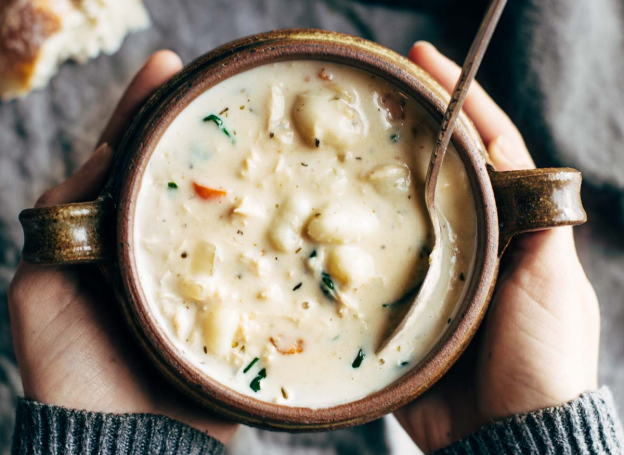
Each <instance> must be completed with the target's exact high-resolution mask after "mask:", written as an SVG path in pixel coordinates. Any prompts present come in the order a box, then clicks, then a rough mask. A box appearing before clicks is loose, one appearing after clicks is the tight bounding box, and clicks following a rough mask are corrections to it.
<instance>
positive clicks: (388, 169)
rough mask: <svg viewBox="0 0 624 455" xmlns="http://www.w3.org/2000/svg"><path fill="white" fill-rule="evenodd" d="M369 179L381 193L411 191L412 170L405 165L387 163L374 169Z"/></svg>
mask: <svg viewBox="0 0 624 455" xmlns="http://www.w3.org/2000/svg"><path fill="white" fill-rule="evenodd" d="M368 180H369V181H370V182H371V183H372V184H373V186H374V187H375V189H376V190H377V191H378V192H379V193H381V194H392V193H405V192H407V191H409V186H410V170H409V168H408V167H407V166H405V165H397V164H386V165H383V166H378V167H376V168H375V169H373V170H372V171H371V173H370V174H368Z"/></svg>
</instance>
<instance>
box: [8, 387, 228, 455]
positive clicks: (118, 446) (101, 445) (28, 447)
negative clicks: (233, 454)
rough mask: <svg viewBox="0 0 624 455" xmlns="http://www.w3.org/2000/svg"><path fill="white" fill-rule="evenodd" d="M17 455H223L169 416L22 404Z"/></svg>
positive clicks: (15, 439) (213, 442)
mask: <svg viewBox="0 0 624 455" xmlns="http://www.w3.org/2000/svg"><path fill="white" fill-rule="evenodd" d="M11 453H12V455H26V454H29V455H43V454H46V455H47V454H51V455H74V454H86V455H90V454H102V455H122V454H124V455H125V454H136V455H143V454H145V455H147V454H154V453H158V454H162V455H182V454H198V455H199V454H201V455H223V454H225V447H224V446H223V444H221V443H220V442H219V441H217V440H216V439H214V438H212V437H210V436H208V435H207V434H205V433H202V432H201V431H199V430H195V429H193V428H191V427H189V426H187V425H185V424H183V423H180V422H177V421H175V420H172V419H170V418H168V417H165V416H160V415H151V414H103V413H97V412H87V411H79V410H75V409H67V408H62V407H59V406H51V405H46V404H43V403H39V402H37V401H32V400H27V399H24V398H20V399H19V401H18V403H17V413H16V419H15V430H14V433H13V446H12V451H11Z"/></svg>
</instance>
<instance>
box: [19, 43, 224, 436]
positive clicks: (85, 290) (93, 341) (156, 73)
mask: <svg viewBox="0 0 624 455" xmlns="http://www.w3.org/2000/svg"><path fill="white" fill-rule="evenodd" d="M181 67H182V62H181V61H180V58H179V57H178V56H177V55H176V54H174V53H173V52H170V51H160V52H157V53H155V54H154V55H152V57H151V58H150V59H149V60H148V61H147V62H146V64H145V65H144V66H143V68H142V69H141V70H140V71H139V73H138V74H137V75H136V76H135V78H134V80H133V81H132V82H131V83H130V85H129V87H128V89H127V90H126V92H125V94H124V95H123V97H122V99H121V101H120V102H119V105H118V106H117V109H116V110H115V112H114V114H113V116H112V117H111V119H110V121H109V123H108V126H107V127H106V129H105V130H104V133H103V134H102V137H101V139H100V141H99V143H100V144H101V145H100V146H99V147H98V148H97V150H96V152H95V153H94V154H93V155H92V156H91V158H90V159H89V161H87V162H86V163H85V164H84V165H83V166H82V168H80V169H79V170H78V171H77V172H76V173H75V174H74V175H72V176H71V177H70V178H69V179H67V180H66V181H65V182H63V183H61V184H60V185H59V186H57V187H55V188H53V189H51V190H50V191H48V192H47V193H45V194H44V195H43V196H42V197H41V198H40V199H39V201H37V205H36V206H37V207H45V206H50V205H58V204H66V203H69V202H79V201H88V200H93V199H94V198H95V197H97V195H98V193H99V192H100V191H101V189H102V187H103V185H104V183H105V181H106V177H107V174H108V170H109V167H110V165H111V162H112V157H113V150H112V149H114V148H115V147H117V146H118V145H119V142H120V141H121V138H122V135H123V132H124V129H125V127H126V126H127V124H128V123H129V122H130V120H131V117H132V115H133V114H134V113H135V112H136V111H137V110H138V108H139V107H140V106H141V105H142V104H143V102H144V101H145V100H146V99H147V98H148V97H149V95H151V94H152V93H153V92H154V91H155V90H156V89H157V88H158V87H160V86H161V85H162V84H164V83H165V82H166V81H167V80H169V79H170V78H171V77H172V76H173V75H174V74H175V73H177V72H178V71H179V70H180V68H181ZM106 144H108V145H106ZM9 311H10V316H11V326H12V331H13V341H14V345H15V355H16V357H17V362H18V365H19V369H20V372H21V375H22V381H23V383H24V394H25V396H26V397H27V398H31V399H34V400H38V401H41V402H43V403H48V404H55V405H61V406H65V407H68V408H75V409H86V410H88V411H97V412H113V413H151V414H163V415H166V416H168V417H171V418H173V419H176V420H179V421H181V422H184V423H186V424H188V425H190V426H192V427H194V428H197V429H199V430H201V431H204V432H208V433H209V434H210V435H211V436H213V437H215V438H217V439H219V440H221V441H222V442H224V443H226V442H227V441H228V440H229V439H230V437H231V436H232V434H233V432H234V430H235V429H236V425H235V424H233V423H231V422H226V421H224V420H221V419H219V418H217V417H215V416H212V415H210V414H209V413H207V412H206V411H205V410H202V409H200V408H199V407H198V406H196V405H193V404H191V403H190V402H189V401H187V400H186V399H185V398H184V397H182V396H180V395H179V394H178V393H177V392H175V391H174V390H173V389H172V387H171V386H170V385H169V384H166V383H164V382H163V380H162V379H161V378H160V376H159V375H158V374H155V372H154V370H153V368H152V367H151V366H150V365H146V363H147V362H146V361H145V359H144V355H143V354H142V353H141V352H140V351H139V350H138V349H135V343H134V340H132V339H131V338H130V335H129V333H127V330H126V328H125V326H124V324H123V322H122V317H121V314H119V313H118V311H117V308H116V306H115V302H114V296H113V294H112V291H111V290H110V289H109V287H108V285H107V283H106V282H105V280H104V279H103V277H102V276H101V274H100V272H99V271H98V270H97V269H95V268H92V269H89V268H86V267H81V268H80V269H77V268H70V267H40V266H35V265H30V264H25V263H23V262H22V263H20V265H19V267H18V269H17V272H16V274H15V277H14V278H13V282H12V283H11V287H10V290H9Z"/></svg>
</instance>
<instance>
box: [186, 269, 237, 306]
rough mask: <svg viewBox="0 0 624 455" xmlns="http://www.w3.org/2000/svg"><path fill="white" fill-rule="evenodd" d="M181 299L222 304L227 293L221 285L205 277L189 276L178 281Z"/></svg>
mask: <svg viewBox="0 0 624 455" xmlns="http://www.w3.org/2000/svg"><path fill="white" fill-rule="evenodd" d="M180 293H181V294H182V297H184V298H185V299H189V300H194V301H196V302H207V301H210V302H222V301H223V300H224V299H226V298H227V297H228V296H229V295H228V291H227V289H226V288H224V287H223V286H222V285H220V284H219V283H218V282H216V281H215V279H214V278H211V277H209V276H207V275H189V276H185V277H183V278H182V279H181V280H180Z"/></svg>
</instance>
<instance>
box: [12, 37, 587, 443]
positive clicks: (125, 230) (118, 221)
mask: <svg viewBox="0 0 624 455" xmlns="http://www.w3.org/2000/svg"><path fill="white" fill-rule="evenodd" d="M302 59H306V60H307V59H312V60H322V61H331V62H336V63H340V64H343V65H350V66H353V67H356V68H360V69H362V70H365V71H368V72H370V73H372V74H375V75H377V76H379V77H381V78H383V79H386V80H387V81H389V82H391V83H392V84H394V85H395V86H397V87H398V88H399V89H400V90H403V91H404V92H405V93H407V94H408V95H410V96H411V97H413V98H414V99H416V100H417V101H418V102H420V103H421V104H422V105H423V106H424V107H425V108H426V109H427V110H428V111H429V113H430V114H431V115H432V116H433V117H434V118H435V119H437V120H438V121H439V120H441V118H442V116H443V112H444V109H445V107H446V104H447V100H448V95H447V93H446V92H445V91H444V90H443V89H442V88H441V87H440V86H439V85H438V84H437V83H436V82H435V81H434V80H433V79H432V78H431V76H429V75H428V74H427V73H426V72H424V71H423V70H422V69H420V68H419V67H417V66H416V65H414V64H413V63H411V62H409V61H408V60H407V59H406V58H404V57H402V56H400V55H398V54H396V53H394V52H392V51H390V50H389V49H386V48H384V47H382V46H380V45H378V44H375V43H372V42H369V41H366V40H363V39H359V38H355V37H352V36H347V35H342V34H338V33H333V32H327V31H320V30H283V31H276V32H270V33H264V34H260V35H255V36H251V37H248V38H243V39H240V40H238V41H234V42H232V43H229V44H226V45H224V46H221V47H219V48H218V49H215V50H214V51H212V52H209V53H208V54H205V55H203V56H202V57H200V58H198V59H197V60H195V61H194V62H192V63H191V64H189V65H188V66H186V67H185V68H184V70H182V72H181V73H179V74H178V75H177V76H175V77H174V78H173V79H172V80H171V81H170V82H168V83H167V84H166V85H165V86H163V87H162V88H161V89H160V90H159V91H158V92H157V93H156V94H155V95H154V96H153V97H152V98H151V99H150V100H149V102H148V103H147V104H146V105H145V106H144V107H143V109H142V110H141V112H140V113H139V114H138V115H137V116H136V118H135V120H134V121H133V123H132V125H130V126H129V128H128V130H127V132H126V135H125V139H124V140H123V143H122V145H121V146H120V148H119V150H117V155H116V161H115V164H114V168H113V171H112V173H111V178H110V181H109V182H108V184H107V185H106V188H105V189H104V190H103V192H102V194H101V195H100V196H99V198H98V199H97V200H96V201H93V202H86V203H79V204H69V205H65V206H58V207H49V208H40V209H29V210H25V211H23V212H22V214H21V215H20V220H21V222H22V225H23V228H24V234H25V244H24V250H23V257H24V259H25V260H26V261H28V262H32V263H39V264H84V263H97V264H99V265H100V267H101V269H102V271H103V272H104V274H105V275H106V277H107V278H108V280H109V282H110V284H111V285H112V286H113V288H114V289H115V292H116V296H117V298H118V301H119V304H120V306H121V308H122V310H123V314H124V315H125V319H126V322H127V324H128V326H129V327H130V329H131V330H132V332H133V333H134V334H135V335H136V339H137V340H138V342H139V344H140V345H141V347H142V349H143V350H144V352H145V354H146V355H147V356H149V358H150V359H151V360H152V361H153V363H154V364H155V365H156V367H157V368H158V370H160V371H161V372H162V374H163V375H164V376H165V377H166V378H167V379H168V380H169V381H170V382H171V383H172V385H174V386H176V387H178V388H179V389H180V390H181V391H183V392H184V393H185V394H186V395H188V396H189V397H190V398H192V399H193V400H195V401H196V402H198V403H200V404H202V405H204V406H206V407H207V408H209V409H211V410H212V411H214V412H216V413H219V414H221V415H224V416H227V417H229V418H231V419H234V420H236V421H239V422H243V423H246V424H249V425H254V426H258V427H262V428H268V429H273V430H287V431H319V430H329V429H338V428H343V427H347V426H352V425H358V424H362V423H365V422H367V421H370V420H373V419H377V418H378V417H381V416H383V415H384V414H387V413H389V412H392V411H393V410H395V409H397V408H399V407H400V406H403V405H405V404H406V403H408V402H410V401H411V400H413V399H414V398H416V397H417V396H419V395H420V394H422V393H423V392H424V391H426V390H427V389H428V388H429V387H431V386H432V385H433V384H434V383H435V382H436V381H437V380H438V379H439V378H440V377H441V376H442V375H443V374H444V373H445V372H446V371H447V370H448V369H449V368H450V367H451V365H453V363H454V362H455V361H456V360H457V358H458V357H459V356H460V355H461V353H462V352H463V351H464V349H465V348H466V346H467V345H468V343H469V342H470V340H471V338H472V337H473V335H474V334H475V332H476V330H477V328H478V326H479V323H480V322H481V320H482V319H483V316H484V314H485V312H486V309H487V306H488V302H489V300H490V297H491V295H492V291H493V289H494V285H495V282H496V274H497V269H498V261H499V258H500V255H501V254H502V252H503V250H504V248H505V246H506V245H507V242H508V241H509V239H510V238H511V237H512V236H513V235H515V234H517V233H521V232H526V231H532V230H538V229H545V228H550V227H555V226H560V225H573V224H579V223H582V222H584V221H585V212H584V211H583V208H582V205H581V201H580V196H579V192H580V184H581V177H580V173H578V172H577V171H575V170H573V169H538V170H528V171H515V172H497V171H496V170H494V169H493V168H492V167H491V166H490V165H489V164H488V158H487V156H486V153H485V150H484V146H483V144H482V142H481V139H480V138H479V135H478V133H477V132H476V130H475V128H474V126H473V125H472V123H471V122H470V121H469V120H468V119H467V118H466V116H465V115H463V114H462V115H461V116H460V121H459V123H458V125H457V127H456V129H455V132H454V135H453V138H452V141H453V144H454V146H455V148H456V150H457V152H458V154H459V156H460V158H461V159H462V161H463V163H464V166H465V168H466V172H467V173H468V176H469V181H470V185H471V188H472V193H473V195H474V199H475V206H476V210H477V214H476V217H477V223H478V226H477V233H478V235H477V240H476V242H477V248H476V251H477V253H476V258H475V264H474V272H473V273H472V276H471V278H470V279H469V283H468V287H467V292H466V293H465V298H464V300H463V301H462V302H461V303H460V309H459V311H458V317H457V318H456V319H455V320H454V321H453V322H452V324H451V325H450V326H449V327H448V329H447V330H446V332H445V334H444V335H443V336H442V337H441V339H440V340H439V341H438V343H437V344H436V345H435V347H434V348H433V349H432V350H431V352H430V353H429V355H428V356H427V357H426V358H425V359H424V360H423V361H421V362H420V363H419V364H418V365H417V366H415V367H414V368H413V369H412V370H411V371H409V372H408V373H406V374H405V375H404V376H403V377H401V378H400V379H398V380H397V381H396V382H394V383H393V384H390V385H388V386H387V387H385V388H383V389H381V390H379V391H377V392H375V393H372V394H371V395H369V396H367V397H365V398H362V399H359V400H357V401H354V402H351V403H347V404H341V405H337V406H333V407H330V408H324V409H308V408H303V407H289V406H283V405H277V404H272V403H267V402H263V401H259V400H256V399H254V398H252V397H249V396H245V395H242V394H240V393H238V392H235V391H234V390H232V389H230V388H228V387H227V385H224V384H221V383H219V382H217V381H215V380H214V379H212V378H210V377H209V376H207V375H206V374H204V373H202V372H201V371H200V370H199V368H197V367H196V366H195V365H193V363H191V362H190V361H189V359H187V358H185V357H184V356H183V355H181V353H180V352H179V350H178V349H177V348H176V347H175V346H174V344H173V342H172V341H170V339H169V338H168V337H167V335H166V333H165V330H164V328H163V327H161V326H159V324H158V322H157V319H156V317H155V314H154V310H153V309H152V308H150V305H149V304H148V302H147V301H146V298H145V293H144V291H143V290H142V287H141V282H140V280H139V277H138V273H137V266H136V258H135V245H134V240H133V235H132V233H133V224H134V217H135V211H136V200H137V195H138V191H139V187H140V182H141V178H142V175H143V173H144V172H145V169H146V166H147V163H148V161H149V159H150V156H151V154H152V152H153V151H154V149H155V146H156V144H157V143H158V141H159V139H160V137H161V136H162V134H163V132H164V131H165V130H166V129H167V127H168V126H169V124H170V123H171V122H172V121H173V119H174V118H175V117H176V116H177V115H178V114H179V113H180V112H181V110H182V109H184V108H185V107H186V106H187V105H188V104H189V103H190V102H192V101H193V100H194V99H195V98H196V97H197V96H199V95H200V94H201V93H203V92H204V91H206V90H207V89H209V88H210V87H212V86H214V85H215V84H218V83H219V82H221V81H223V80H224V79H226V78H229V77H231V76H234V75H236V74H239V73H242V72H244V71H246V70H249V69H251V68H254V67H257V66H259V65H264V64H268V63H273V62H278V61H285V60H302Z"/></svg>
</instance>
